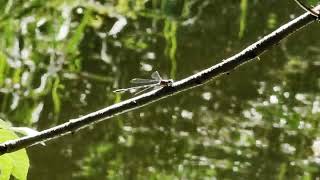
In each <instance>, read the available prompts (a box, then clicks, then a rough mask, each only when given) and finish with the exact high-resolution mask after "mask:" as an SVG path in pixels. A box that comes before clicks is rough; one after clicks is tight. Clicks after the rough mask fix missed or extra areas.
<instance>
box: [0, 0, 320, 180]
mask: <svg viewBox="0 0 320 180" xmlns="http://www.w3.org/2000/svg"><path fill="white" fill-rule="evenodd" d="M128 2H130V3H128ZM128 2H126V1H118V3H106V4H105V5H99V4H94V3H92V4H90V3H88V4H85V5H82V6H79V5H74V4H72V5H65V7H64V9H63V8H62V10H60V9H59V8H57V9H54V8H53V7H52V6H49V7H50V8H47V9H49V11H48V12H49V13H48V14H49V15H47V16H48V17H47V20H46V21H44V22H43V25H42V24H41V25H39V24H40V23H39V21H40V20H41V18H38V19H37V18H36V19H37V20H35V21H34V22H33V23H34V24H38V25H37V26H36V27H29V28H35V29H36V30H37V29H40V30H39V31H40V33H43V34H44V35H43V39H41V38H39V37H38V36H39V35H37V34H34V37H33V38H34V39H32V37H28V36H27V35H28V33H25V34H23V33H22V35H21V39H22V40H20V41H19V42H20V46H22V45H21V42H22V41H23V42H24V44H23V46H24V48H25V49H27V50H28V47H30V48H29V50H31V49H32V50H33V51H31V52H28V53H31V55H30V60H32V61H33V64H34V65H35V68H36V69H34V70H30V67H29V66H28V64H27V63H26V61H23V63H24V66H26V67H27V68H25V67H24V66H23V67H22V68H20V70H19V71H20V72H19V74H20V75H21V77H23V74H24V73H25V75H26V77H30V76H31V75H30V74H32V78H30V81H31V83H30V84H29V85H25V84H24V83H23V82H25V81H24V80H23V78H21V79H22V80H21V79H20V80H18V82H20V83H21V84H20V86H21V88H20V89H19V90H15V89H11V90H10V92H9V93H5V92H3V93H1V94H0V99H1V101H2V105H1V115H2V117H3V118H4V119H7V120H10V121H11V122H12V123H13V124H14V125H16V126H29V127H33V128H35V129H37V130H43V129H47V128H49V127H52V126H55V125H58V124H61V123H63V122H65V121H68V120H69V119H71V118H76V117H79V116H81V115H85V114H87V113H90V112H93V111H96V110H98V109H101V108H103V107H106V106H109V105H112V104H114V103H116V102H119V101H121V100H124V99H128V98H130V97H132V96H133V95H132V94H128V93H124V94H116V93H113V92H112V91H113V90H115V89H117V88H125V87H129V86H130V79H132V78H137V77H139V78H149V77H150V75H151V74H152V72H153V71H158V72H159V73H160V75H161V76H163V77H166V78H172V79H175V80H179V79H182V78H185V77H187V76H189V75H191V74H193V73H196V72H199V71H201V70H202V69H205V68H207V67H210V66H212V65H214V64H216V63H219V62H221V61H222V60H223V59H225V58H227V57H229V56H231V55H233V54H236V53H237V52H239V51H241V50H242V49H244V48H245V47H246V46H248V45H250V44H251V43H253V42H255V41H257V40H258V39H259V38H261V37H263V36H264V35H266V34H268V33H270V32H272V31H273V30H274V29H276V28H277V27H279V26H280V25H282V24H284V23H286V22H288V21H290V20H291V19H293V18H294V17H297V16H298V15H300V14H302V13H303V10H301V9H300V8H299V7H298V6H297V5H296V4H295V3H294V2H293V1H292V2H289V1H273V0H270V1H266V2H262V1H250V2H247V3H248V4H246V0H243V1H241V2H240V1H211V0H202V1H199V0H194V1H170V0H164V1H156V0H154V1H145V3H142V2H143V1H128ZM139 2H140V4H139ZM241 7H242V8H241ZM52 9H54V10H52ZM89 9H90V10H89ZM40 10H41V8H40V7H39V8H38V9H37V8H35V9H33V11H40ZM50 13H51V14H50ZM64 13H65V14H67V16H66V15H64ZM68 13H69V14H68ZM55 16H59V18H57V20H56V21H57V22H55V21H53V19H54V18H53V17H55ZM60 16H61V17H60ZM50 17H51V19H50ZM20 20H21V22H19V23H22V21H26V19H23V18H21V19H20ZM49 20H50V21H49ZM30 21H31V20H30ZM52 21H53V22H55V23H52ZM72 22H79V23H78V24H72ZM50 23H52V24H50ZM27 26H28V25H27ZM64 26H66V27H69V28H70V32H69V34H67V31H68V30H66V29H67V28H65V29H63V27H64ZM21 27H22V26H21ZM41 28H43V29H41ZM55 28H56V29H55ZM48 29H49V30H48ZM50 29H55V31H54V32H50ZM319 29H320V26H319V24H317V23H314V24H312V25H309V26H308V27H306V28H304V29H303V30H301V31H299V32H297V33H295V34H293V35H292V36H291V37H290V38H288V39H286V40H285V41H282V42H281V43H280V44H278V45H277V46H275V47H273V48H272V49H270V50H269V51H267V52H266V53H264V54H263V55H261V56H260V57H259V58H257V59H255V60H253V61H251V62H249V63H247V64H245V65H244V66H241V67H240V68H237V69H236V70H234V71H232V72H230V74H229V75H225V76H221V77H219V78H216V79H214V80H213V81H211V82H210V83H207V84H205V85H204V86H201V87H198V88H195V89H192V90H188V91H185V92H182V93H180V94H178V95H175V96H171V97H168V98H166V99H163V100H161V101H158V102H156V103H153V104H150V105H148V106H146V107H143V108H139V109H137V110H134V111H131V112H128V113H125V114H122V115H120V116H116V117H113V118H111V119H108V120H106V121H104V122H102V123H99V124H95V125H92V126H90V127H88V128H86V129H84V130H81V131H79V132H76V133H74V134H72V135H68V136H65V137H61V138H59V139H56V140H53V141H49V142H47V143H46V146H41V145H37V146H33V147H31V148H29V149H28V155H29V158H30V164H31V166H30V171H29V175H28V179H32V180H43V179H59V180H69V179H214V177H215V178H216V179H248V178H250V179H276V178H278V179H291V178H311V179H312V178H314V177H317V176H319V172H320V171H319V169H318V165H319V160H318V161H317V158H316V157H315V156H314V153H313V151H312V144H313V143H314V142H315V141H316V140H317V138H318V136H319V133H320V131H319V123H318V120H319V117H320V116H319V112H320V96H319V93H318V91H319V88H320V79H319V65H320V63H319V62H320V48H319V47H320V41H319V38H318V35H319V32H320V30H319ZM21 31H23V30H21ZM26 31H30V29H29V30H26ZM42 31H43V32H42ZM64 31H66V32H65V34H66V35H63V33H64ZM46 33H47V34H50V33H53V34H59V33H61V34H60V35H59V36H57V37H56V38H58V40H57V39H56V41H53V40H47V39H46V38H48V37H49V35H48V37H46ZM59 38H60V39H61V40H59ZM46 43H48V44H46ZM77 43H78V44H77ZM74 44H76V45H74ZM13 47H14V46H12V49H14V48H13ZM31 47H32V48H31ZM21 49H22V48H21V47H20V50H21ZM12 52H13V51H12ZM22 56H23V53H22ZM11 69H14V70H10V71H11V72H12V73H11V74H14V72H16V71H17V69H19V68H11ZM52 72H53V73H52ZM28 73H29V74H28ZM28 75H29V76H28ZM18 76H19V75H18ZM14 77H15V76H13V75H12V81H14ZM27 79H28V78H27ZM0 84H1V83H0ZM8 89H10V88H8ZM30 89H32V90H33V93H30V92H29V91H30ZM37 93H38V94H37Z"/></svg>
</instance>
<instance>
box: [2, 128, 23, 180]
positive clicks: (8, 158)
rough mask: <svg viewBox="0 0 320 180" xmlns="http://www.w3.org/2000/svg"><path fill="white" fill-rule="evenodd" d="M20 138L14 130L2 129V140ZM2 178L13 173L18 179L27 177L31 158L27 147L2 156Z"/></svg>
mask: <svg viewBox="0 0 320 180" xmlns="http://www.w3.org/2000/svg"><path fill="white" fill-rule="evenodd" d="M16 138H18V136H17V135H15V134H14V133H13V132H11V131H9V130H5V129H0V142H5V141H7V140H11V139H16ZM0 168H1V169H0V170H1V174H0V179H3V180H5V179H6V180H7V179H9V178H7V177H10V176H11V175H12V176H14V177H15V178H16V179H18V180H25V179H27V174H28V170H29V158H28V155H27V152H26V150H25V149H22V150H19V151H16V152H12V153H8V154H4V155H1V156H0Z"/></svg>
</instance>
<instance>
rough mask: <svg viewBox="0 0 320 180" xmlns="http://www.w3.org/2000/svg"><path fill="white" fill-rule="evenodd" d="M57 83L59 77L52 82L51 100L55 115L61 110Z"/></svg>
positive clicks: (58, 82)
mask: <svg viewBox="0 0 320 180" xmlns="http://www.w3.org/2000/svg"><path fill="white" fill-rule="evenodd" d="M59 84H60V79H59V77H57V78H56V79H55V81H54V83H53V87H52V92H51V94H52V101H53V110H54V113H55V114H56V115H58V114H59V113H60V110H61V100H60V96H59V92H58V88H59Z"/></svg>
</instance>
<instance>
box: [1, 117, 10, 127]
mask: <svg viewBox="0 0 320 180" xmlns="http://www.w3.org/2000/svg"><path fill="white" fill-rule="evenodd" d="M10 127H11V124H10V123H8V122H6V121H4V120H2V119H0V129H9V128H10Z"/></svg>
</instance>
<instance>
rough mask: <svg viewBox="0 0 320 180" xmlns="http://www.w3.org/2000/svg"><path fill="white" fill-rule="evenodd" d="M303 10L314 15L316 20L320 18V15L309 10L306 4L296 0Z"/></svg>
mask: <svg viewBox="0 0 320 180" xmlns="http://www.w3.org/2000/svg"><path fill="white" fill-rule="evenodd" d="M294 1H295V2H296V3H297V4H298V5H299V6H300V7H301V8H302V9H304V10H305V11H307V12H309V13H310V14H312V15H313V16H315V17H316V18H320V13H317V12H315V11H314V10H313V9H311V8H309V7H308V6H306V5H305V4H303V3H302V2H301V1H300V0H294Z"/></svg>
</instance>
